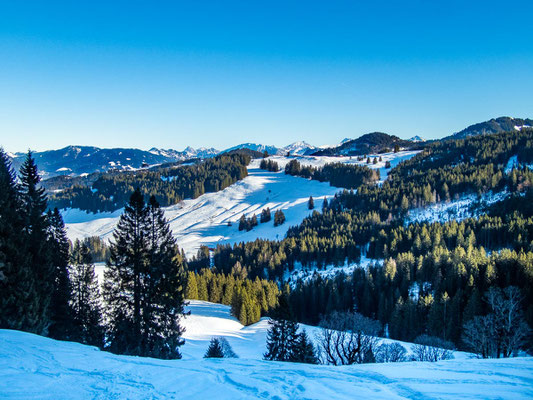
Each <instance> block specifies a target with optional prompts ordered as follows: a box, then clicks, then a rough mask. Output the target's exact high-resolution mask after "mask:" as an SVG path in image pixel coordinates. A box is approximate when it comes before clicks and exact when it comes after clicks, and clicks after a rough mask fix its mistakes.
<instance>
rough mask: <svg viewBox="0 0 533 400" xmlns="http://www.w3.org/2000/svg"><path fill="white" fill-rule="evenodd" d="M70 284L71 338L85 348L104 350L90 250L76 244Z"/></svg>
mask: <svg viewBox="0 0 533 400" xmlns="http://www.w3.org/2000/svg"><path fill="white" fill-rule="evenodd" d="M70 281H71V287H72V300H71V307H72V313H73V319H74V324H75V330H74V333H73V338H74V339H75V340H77V341H79V342H81V343H84V344H88V345H91V346H97V347H103V345H104V326H103V318H102V306H101V303H100V290H99V285H98V280H97V279H96V274H95V272H94V266H93V264H92V258H91V254H90V251H89V248H88V247H87V245H86V244H85V243H83V244H82V243H80V242H79V241H78V240H77V241H76V243H75V244H74V248H73V250H72V266H71V268H70Z"/></svg>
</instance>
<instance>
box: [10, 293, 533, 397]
mask: <svg viewBox="0 0 533 400" xmlns="http://www.w3.org/2000/svg"><path fill="white" fill-rule="evenodd" d="M190 310H191V312H192V313H191V316H189V317H188V318H187V320H185V327H186V328H187V331H186V333H185V339H186V344H185V346H184V347H183V353H184V357H183V359H182V360H173V361H164V360H157V359H152V358H142V357H131V356H117V355H114V354H111V353H107V352H103V351H99V350H98V349H96V348H94V347H90V346H85V345H81V344H78V343H72V342H61V341H55V340H52V339H48V338H44V337H41V336H36V335H32V334H29V333H23V332H19V331H12V330H0V352H1V354H2V357H1V358H0V393H2V398H4V399H20V398H25V399H44V398H53V399H56V400H61V399H80V400H81V399H112V398H128V399H146V398H150V399H171V398H191V399H196V398H198V399H200V398H217V399H232V400H233V399H255V398H276V399H295V398H305V399H319V398H335V399H353V396H354V393H357V398H360V399H405V398H417V399H430V398H449V397H455V396H460V397H461V398H462V399H480V398H483V399H513V400H514V399H517V400H518V399H528V398H531V396H533V389H532V388H531V381H532V377H533V359H531V358H514V359H505V360H501V359H500V360H476V359H464V358H463V359H460V358H457V357H456V359H454V360H449V361H441V362H437V363H417V362H404V363H390V364H363V365H352V366H345V367H333V366H325V365H307V364H295V363H282V362H272V361H262V360H260V358H261V352H262V349H263V347H264V338H265V333H266V332H265V330H266V327H267V325H268V324H267V323H266V320H264V319H263V320H261V321H260V322H259V323H257V324H254V325H251V326H248V327H242V325H240V324H239V322H238V321H236V320H234V319H232V318H231V317H229V314H228V307H227V306H221V305H217V304H212V303H206V302H199V301H197V302H192V303H191V306H190ZM215 335H216V336H223V337H225V338H227V339H228V341H229V342H230V344H231V345H232V347H233V349H234V350H235V352H236V353H237V355H238V356H239V357H240V358H236V359H218V360H215V359H202V356H203V354H204V352H205V349H206V348H207V345H208V342H209V339H210V338H211V337H212V336H215ZM73 388H75V390H73Z"/></svg>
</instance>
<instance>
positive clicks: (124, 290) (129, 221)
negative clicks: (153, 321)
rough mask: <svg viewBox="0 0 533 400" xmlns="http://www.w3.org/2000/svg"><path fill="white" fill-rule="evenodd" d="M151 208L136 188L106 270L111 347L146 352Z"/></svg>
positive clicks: (118, 227)
mask: <svg viewBox="0 0 533 400" xmlns="http://www.w3.org/2000/svg"><path fill="white" fill-rule="evenodd" d="M147 220H148V210H147V208H146V206H145V203H144V199H143V196H142V194H141V192H140V191H139V190H136V191H135V192H134V193H133V194H132V196H131V198H130V201H129V203H128V204H127V205H126V207H125V208H124V213H123V214H122V215H121V217H120V220H119V222H118V224H117V227H116V229H115V232H114V233H113V241H112V243H111V249H110V251H111V256H110V260H109V263H108V265H107V269H106V271H105V275H104V276H105V281H104V291H103V294H104V299H105V301H106V303H107V309H106V312H107V314H108V315H107V318H108V320H109V325H110V326H109V328H110V329H109V341H110V350H111V351H114V352H117V353H123V354H135V355H142V353H143V350H144V349H141V345H142V339H143V332H142V322H143V321H142V318H141V313H142V304H141V302H142V300H143V296H144V293H145V292H144V290H143V289H144V288H143V287H142V283H144V282H145V281H146V279H145V278H146V275H147V269H148V266H147V263H148V228H149V227H148V223H147V222H148V221H147Z"/></svg>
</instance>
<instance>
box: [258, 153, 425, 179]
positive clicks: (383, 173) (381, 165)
mask: <svg viewBox="0 0 533 400" xmlns="http://www.w3.org/2000/svg"><path fill="white" fill-rule="evenodd" d="M418 153H420V150H415V151H399V152H398V153H383V154H369V155H368V157H370V160H371V161H374V160H373V159H374V158H378V160H379V157H381V161H378V162H377V163H376V164H373V163H372V162H371V163H370V164H367V163H366V158H365V159H364V160H362V161H357V156H352V157H348V156H295V157H282V156H273V157H269V158H268V159H269V160H272V161H275V162H277V163H278V165H279V166H280V168H281V169H284V168H285V165H287V164H288V163H289V161H291V160H297V161H298V162H299V163H300V164H302V165H310V166H313V167H321V166H323V165H325V164H328V163H338V162H340V163H343V164H355V165H361V166H367V167H368V168H371V169H378V170H379V174H380V178H381V181H384V180H385V179H387V176H388V173H389V171H390V169H389V168H385V163H386V162H387V161H389V162H390V164H391V168H394V167H396V166H397V165H398V164H399V163H400V162H402V161H405V160H408V159H410V158H412V157H413V156H415V155H416V154H418Z"/></svg>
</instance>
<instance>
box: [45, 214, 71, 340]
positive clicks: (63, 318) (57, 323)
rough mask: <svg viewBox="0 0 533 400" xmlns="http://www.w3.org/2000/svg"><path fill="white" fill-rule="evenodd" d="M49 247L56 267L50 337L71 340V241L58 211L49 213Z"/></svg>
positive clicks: (51, 306) (51, 305)
mask: <svg viewBox="0 0 533 400" xmlns="http://www.w3.org/2000/svg"><path fill="white" fill-rule="evenodd" d="M48 219H49V221H50V225H49V247H50V249H51V250H50V251H51V258H52V264H53V266H54V278H53V279H54V291H53V293H52V300H51V304H50V311H51V325H50V328H49V336H50V337H52V338H54V339H63V340H68V339H71V338H72V336H73V334H74V316H73V312H72V308H71V306H70V302H71V297H72V290H71V286H70V278H69V272H68V267H69V258H70V255H69V247H70V244H69V241H68V239H67V234H66V232H65V224H64V223H63V218H62V217H61V214H60V213H59V211H58V209H57V208H55V209H54V211H53V212H52V211H49V213H48Z"/></svg>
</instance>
